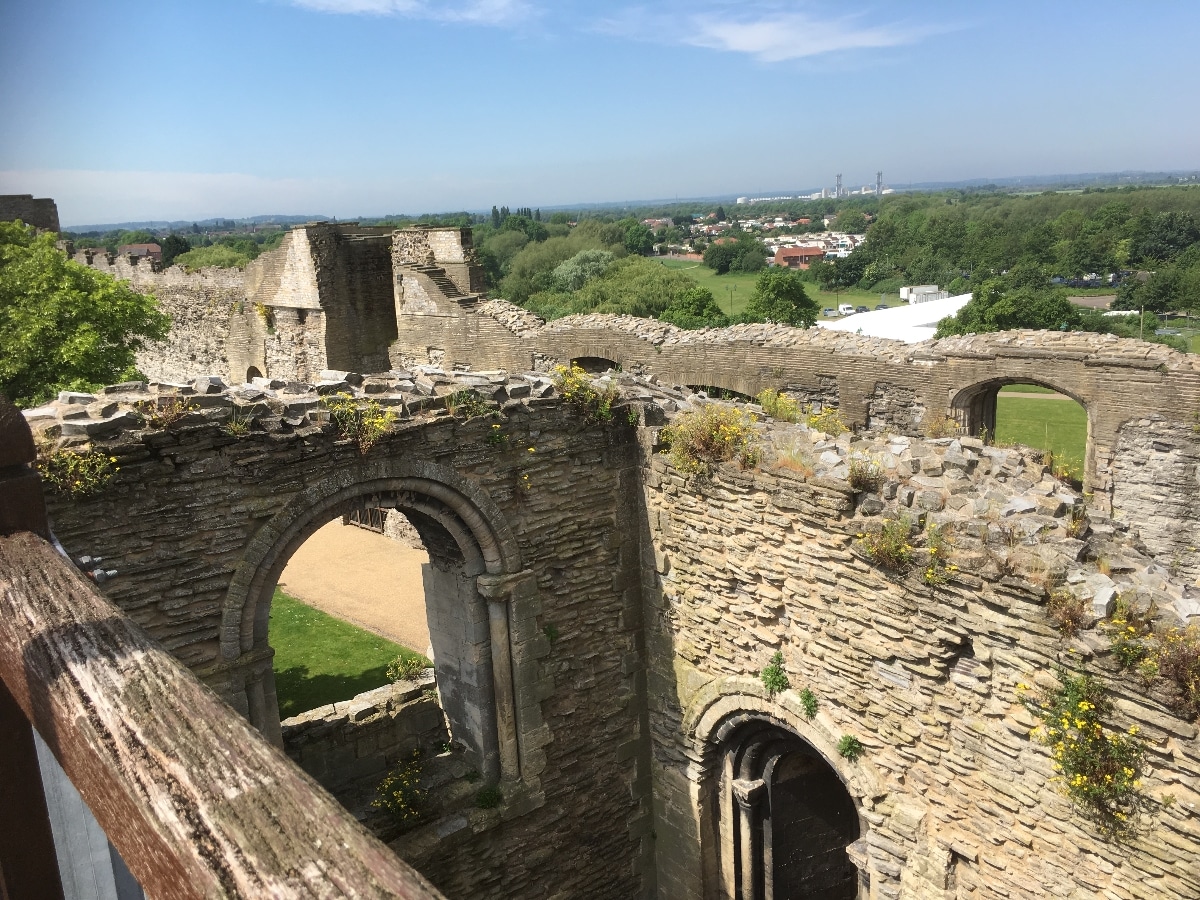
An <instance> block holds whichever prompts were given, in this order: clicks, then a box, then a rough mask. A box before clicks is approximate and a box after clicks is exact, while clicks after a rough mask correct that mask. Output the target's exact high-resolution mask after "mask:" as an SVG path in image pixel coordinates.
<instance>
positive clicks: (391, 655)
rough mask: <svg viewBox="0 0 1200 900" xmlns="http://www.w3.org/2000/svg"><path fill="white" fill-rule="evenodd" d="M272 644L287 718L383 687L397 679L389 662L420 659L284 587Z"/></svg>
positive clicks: (278, 594)
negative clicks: (390, 672)
mask: <svg viewBox="0 0 1200 900" xmlns="http://www.w3.org/2000/svg"><path fill="white" fill-rule="evenodd" d="M270 641H271V646H272V647H274V648H275V690H276V692H277V693H278V695H279V716H280V718H283V719H286V718H288V717H289V716H294V715H297V714H298V713H302V712H305V711H306V710H310V709H315V708H316V707H318V706H324V705H325V704H326V703H333V702H335V701H338V700H349V699H350V698H351V697H354V696H356V695H358V694H361V693H362V692H363V691H369V690H371V689H372V688H377V687H382V686H383V685H385V684H387V683H388V682H389V681H390V680H391V679H390V678H388V677H387V671H386V670H387V666H388V663H390V662H391V661H392V660H393V659H395V658H396V657H397V656H420V654H419V653H414V652H413V651H412V650H408V649H406V648H404V647H401V646H400V645H399V644H393V643H392V642H391V641H389V640H386V639H385V638H381V637H379V635H376V634H372V633H371V632H369V631H363V630H362V629H361V628H358V627H357V626H354V625H351V624H350V623H348V622H343V621H342V620H340V619H335V618H334V617H333V616H330V615H327V614H326V613H323V612H321V611H320V610H319V609H313V607H311V606H306V605H305V604H303V603H301V602H300V601H299V600H297V599H296V598H295V597H289V596H288V595H287V594H285V593H284V592H283V591H281V590H279V588H276V589H275V596H274V597H273V598H272V599H271V630H270Z"/></svg>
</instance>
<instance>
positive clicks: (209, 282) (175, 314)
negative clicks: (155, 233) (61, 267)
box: [72, 250, 246, 381]
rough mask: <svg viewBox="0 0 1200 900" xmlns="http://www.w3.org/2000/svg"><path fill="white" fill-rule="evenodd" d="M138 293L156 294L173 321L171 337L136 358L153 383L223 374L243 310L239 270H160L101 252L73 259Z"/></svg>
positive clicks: (82, 252) (79, 254)
mask: <svg viewBox="0 0 1200 900" xmlns="http://www.w3.org/2000/svg"><path fill="white" fill-rule="evenodd" d="M72 258H73V259H74V260H75V261H76V262H78V263H81V264H83V265H86V266H91V267H92V268H94V269H97V270H98V271H101V272H105V273H106V274H108V275H111V276H113V277H114V278H119V279H121V280H122V281H126V282H128V283H129V286H130V287H132V288H133V289H134V290H135V291H138V292H139V293H143V294H153V295H154V297H156V298H157V299H158V303H159V307H160V308H161V309H162V311H163V312H165V313H166V314H167V315H168V316H170V317H171V333H170V335H169V336H168V337H167V339H166V340H165V341H161V342H153V343H151V344H149V345H147V346H146V347H145V348H144V349H142V350H141V351H139V352H138V354H137V367H138V369H139V371H141V372H142V373H143V374H144V375H146V377H147V378H150V379H152V380H155V381H183V380H187V379H188V378H191V377H195V376H196V375H202V374H204V375H208V374H211V375H222V376H223V375H225V374H226V373H227V371H228V350H227V349H226V339H227V336H228V333H229V328H230V320H231V318H232V317H234V316H236V315H237V314H238V313H239V312H240V311H242V310H244V308H245V305H246V303H245V301H246V292H245V287H244V286H243V283H242V272H241V270H240V269H218V268H206V269H201V270H200V271H198V272H186V271H184V269H183V267H182V266H171V267H170V268H168V269H166V270H158V269H156V268H155V266H154V264H153V262H152V261H150V260H149V259H145V258H142V259H141V260H140V261H139V258H138V257H133V256H125V257H117V256H114V255H112V254H108V253H106V252H105V251H103V250H80V251H78V252H76V253H75V255H74V256H73V257H72Z"/></svg>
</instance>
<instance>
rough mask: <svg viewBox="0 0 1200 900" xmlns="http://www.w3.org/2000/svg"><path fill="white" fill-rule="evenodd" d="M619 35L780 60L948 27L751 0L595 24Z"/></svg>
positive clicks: (627, 13) (637, 12)
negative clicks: (867, 18)
mask: <svg viewBox="0 0 1200 900" xmlns="http://www.w3.org/2000/svg"><path fill="white" fill-rule="evenodd" d="M597 27H598V29H599V30H601V31H603V32H605V33H608V34H612V35H615V36H618V37H624V38H630V39H634V40H643V41H651V42H656V43H670V44H684V45H688V46H693V47H704V48H707V49H711V50H720V51H726V52H731V53H745V54H747V55H749V56H753V57H755V58H756V59H758V60H760V61H762V62H767V63H777V62H784V61H787V60H793V59H803V58H805V57H810V56H819V55H822V54H828V53H838V52H845V51H850V50H867V49H872V48H875V49H877V48H882V47H897V46H901V45H904V44H911V43H914V42H916V41H918V40H920V39H921V38H924V37H927V36H929V35H931V34H935V33H938V32H940V31H944V30H945V28H944V27H932V26H928V27H926V26H916V25H910V24H903V23H893V24H877V23H866V22H864V21H863V17H862V16H858V15H850V16H847V15H840V16H820V15H816V14H813V13H810V12H806V11H803V10H800V11H797V10H796V4H794V3H791V4H786V5H784V4H780V3H770V2H768V3H763V2H759V3H747V4H738V6H737V8H736V9H733V8H731V6H730V5H729V4H719V5H717V6H715V7H711V8H710V9H707V10H700V11H694V10H689V11H684V10H683V9H680V10H679V11H678V12H676V13H670V12H665V13H664V12H663V11H661V10H649V9H647V8H646V7H641V6H637V7H629V8H626V9H624V10H621V11H619V12H618V13H617V14H616V15H613V16H609V17H607V18H604V19H602V20H600V21H599V22H598V23H597Z"/></svg>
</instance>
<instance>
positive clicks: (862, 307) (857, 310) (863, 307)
mask: <svg viewBox="0 0 1200 900" xmlns="http://www.w3.org/2000/svg"><path fill="white" fill-rule="evenodd" d="M855 312H870V310H869V309H867V308H866V307H865V306H860V307H859V308H858V309H856V310H855Z"/></svg>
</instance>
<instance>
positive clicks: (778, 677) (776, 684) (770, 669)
mask: <svg viewBox="0 0 1200 900" xmlns="http://www.w3.org/2000/svg"><path fill="white" fill-rule="evenodd" d="M758 677H759V678H760V679H762V683H763V687H765V688H766V689H767V693H768V694H769V695H770V696H772V697H774V696H775V695H776V694H778V693H780V692H781V691H786V690H787V689H788V688H789V687H791V682H789V681H788V677H787V672H785V671H784V670H783V654H782V653H781V652H780V651H778V650H776V651H775V655H774V656H772V657H771V662H770V663H769V664H768V665H767V666H766V667H765V668H764V669H763V670H762V671H761V672H759V673H758Z"/></svg>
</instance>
